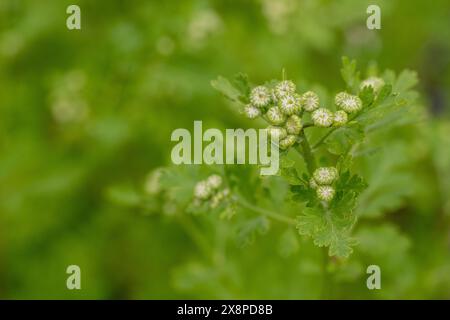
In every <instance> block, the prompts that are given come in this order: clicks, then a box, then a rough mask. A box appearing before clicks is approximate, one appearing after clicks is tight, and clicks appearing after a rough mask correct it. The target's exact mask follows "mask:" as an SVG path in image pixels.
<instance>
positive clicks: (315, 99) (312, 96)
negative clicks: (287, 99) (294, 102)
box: [300, 91, 319, 112]
mask: <svg viewBox="0 0 450 320" xmlns="http://www.w3.org/2000/svg"><path fill="white" fill-rule="evenodd" d="M300 105H301V106H302V107H303V109H305V110H306V111H308V112H312V111H314V110H317V109H318V108H319V96H318V95H317V94H316V93H315V92H312V91H308V92H305V93H304V94H303V95H302V97H301V99H300Z"/></svg>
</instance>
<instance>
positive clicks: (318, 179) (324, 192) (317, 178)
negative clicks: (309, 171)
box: [309, 167, 338, 202]
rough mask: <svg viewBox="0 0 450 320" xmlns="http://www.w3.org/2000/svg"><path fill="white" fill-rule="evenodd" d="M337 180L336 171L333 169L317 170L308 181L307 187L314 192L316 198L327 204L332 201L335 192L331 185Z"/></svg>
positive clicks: (322, 168)
mask: <svg viewBox="0 0 450 320" xmlns="http://www.w3.org/2000/svg"><path fill="white" fill-rule="evenodd" d="M337 178H338V171H337V169H336V168H335V167H321V168H317V169H316V170H315V171H314V173H313V176H312V178H311V179H310V180H309V186H310V187H311V188H312V189H314V190H316V194H317V198H319V199H320V200H322V201H325V202H329V201H331V200H332V199H333V197H334V195H335V193H336V191H335V189H334V188H333V186H332V184H333V183H334V182H335V181H336V180H337Z"/></svg>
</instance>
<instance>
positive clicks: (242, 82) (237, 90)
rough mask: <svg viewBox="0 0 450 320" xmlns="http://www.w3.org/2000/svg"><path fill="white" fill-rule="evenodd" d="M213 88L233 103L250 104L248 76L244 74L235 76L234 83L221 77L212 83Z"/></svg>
mask: <svg viewBox="0 0 450 320" xmlns="http://www.w3.org/2000/svg"><path fill="white" fill-rule="evenodd" d="M211 86H212V87H213V88H214V89H216V90H217V91H219V92H220V93H222V94H223V95H224V96H225V97H227V98H228V99H230V100H231V101H233V102H239V103H244V104H246V103H248V95H249V94H250V85H249V83H248V77H247V75H245V74H243V73H238V74H237V75H235V76H234V78H233V80H232V82H230V81H229V80H228V79H227V78H225V77H222V76H219V77H217V79H216V80H212V81H211Z"/></svg>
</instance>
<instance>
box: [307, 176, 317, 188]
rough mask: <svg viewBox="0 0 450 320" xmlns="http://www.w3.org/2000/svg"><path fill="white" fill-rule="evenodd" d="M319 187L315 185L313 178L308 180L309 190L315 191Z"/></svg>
mask: <svg viewBox="0 0 450 320" xmlns="http://www.w3.org/2000/svg"><path fill="white" fill-rule="evenodd" d="M318 186H319V185H318V184H317V182H316V180H314V178H311V179H309V187H310V188H311V189H314V190H315V189H317V187H318Z"/></svg>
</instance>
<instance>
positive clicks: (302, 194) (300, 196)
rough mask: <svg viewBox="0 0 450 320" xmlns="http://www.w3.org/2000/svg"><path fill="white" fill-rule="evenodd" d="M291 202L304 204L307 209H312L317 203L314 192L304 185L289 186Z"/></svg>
mask: <svg viewBox="0 0 450 320" xmlns="http://www.w3.org/2000/svg"><path fill="white" fill-rule="evenodd" d="M291 192H292V200H293V201H296V202H303V203H306V205H307V206H308V207H313V206H314V205H315V204H316V203H317V196H316V192H315V190H313V189H311V188H309V187H308V186H305V185H293V186H291Z"/></svg>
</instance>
